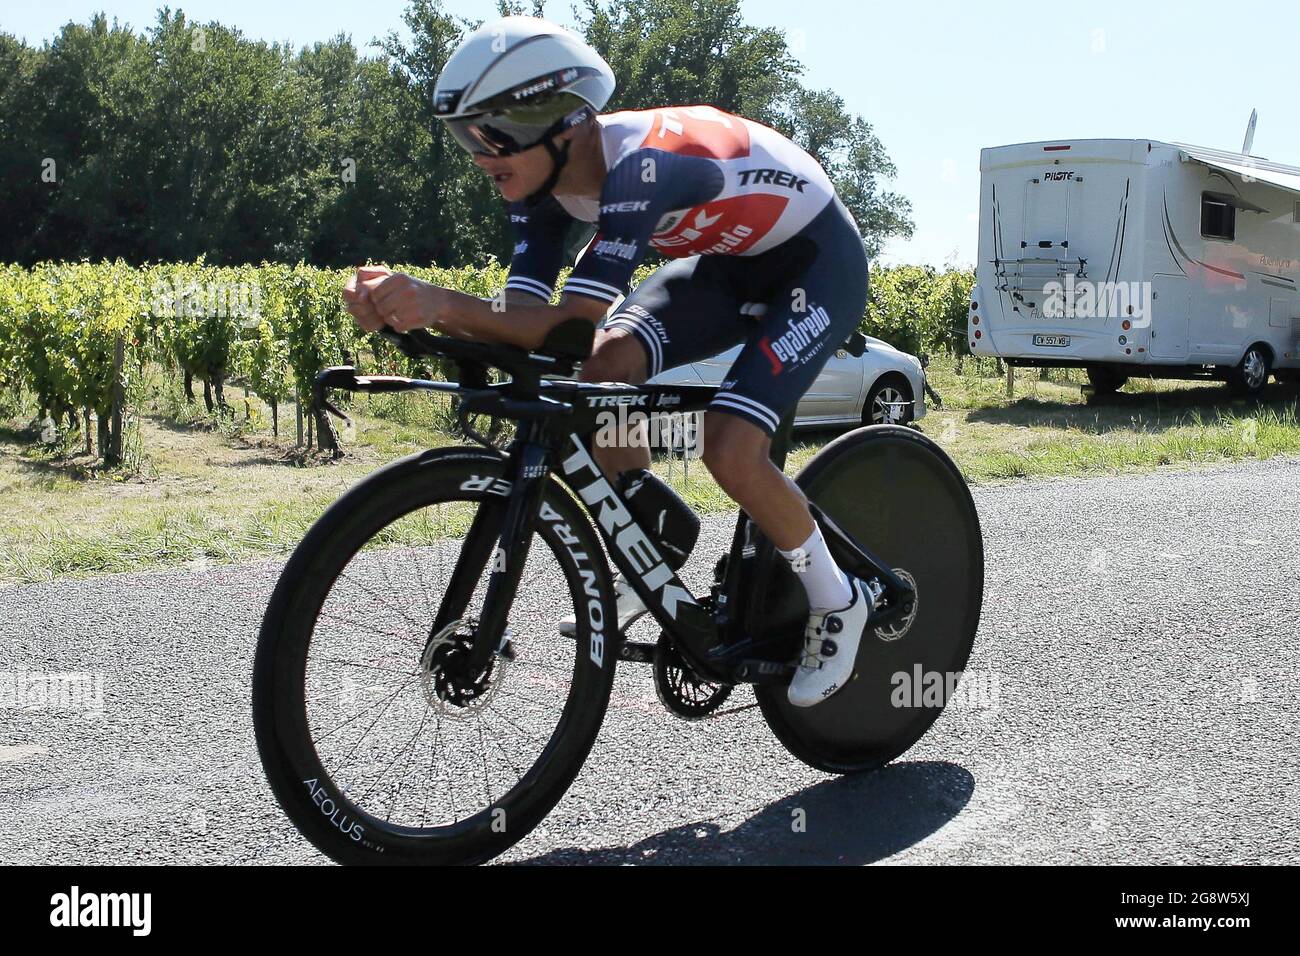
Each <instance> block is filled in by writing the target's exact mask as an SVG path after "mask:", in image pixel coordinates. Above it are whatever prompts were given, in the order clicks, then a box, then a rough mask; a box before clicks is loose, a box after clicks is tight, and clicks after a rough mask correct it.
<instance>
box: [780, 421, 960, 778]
mask: <svg viewBox="0 0 1300 956" xmlns="http://www.w3.org/2000/svg"><path fill="white" fill-rule="evenodd" d="M797 481H798V482H799V485H800V487H802V488H803V490H804V492H805V494H807V495H808V497H809V499H810V500H811V501H813V502H814V503H815V504H816V505H817V506H818V507H819V508H821V509H822V511H823V512H825V514H826V515H827V516H828V517H829V518H830V519H831V520H832V521H834V522H835V523H836V524H837V525H839V527H840V528H842V529H843V530H844V531H847V532H848V533H849V534H850V535H852V536H853V537H854V538H855V539H857V540H858V541H859V542H860V543H861V544H862V545H863V546H864V547H866V548H869V549H870V550H871V551H872V552H873V553H874V554H875V555H877V556H878V557H879V558H880V559H881V560H883V561H886V562H888V563H889V564H890V565H891V567H892V568H893V569H894V571H895V572H896V573H897V574H898V575H899V576H900V577H902V578H903V579H904V580H905V581H907V582H908V583H909V584H911V585H913V586H914V587H915V589H916V599H915V603H914V606H913V609H912V611H911V613H910V614H909V615H905V616H903V617H901V618H894V619H893V620H891V621H890V622H888V623H887V624H885V625H883V626H881V627H878V628H876V627H871V626H870V625H868V627H867V631H866V634H865V635H864V636H863V638H862V645H861V647H860V649H859V651H858V657H857V668H856V671H855V676H854V679H853V680H852V681H850V683H849V685H848V686H847V687H845V688H844V689H843V690H841V691H838V692H837V693H836V694H834V695H833V696H832V697H830V698H829V699H828V700H826V701H823V702H822V703H819V704H816V705H815V706H812V707H806V708H804V707H793V706H791V705H790V703H789V702H788V701H787V700H786V688H785V686H784V685H780V684H767V685H760V686H759V687H757V688H756V694H757V697H758V701H759V704H760V706H761V707H762V711H763V716H764V718H766V720H767V723H768V726H769V727H771V728H772V731H773V732H774V733H775V734H776V735H777V737H778V738H779V739H780V740H781V742H782V743H783V744H785V746H786V748H787V749H789V750H790V752H791V753H793V754H794V755H795V756H796V757H798V758H799V759H801V760H803V761H804V762H805V763H808V764H810V765H811V766H813V767H816V768H818V769H820V770H827V771H831V772H835V773H849V772H855V771H863V770H872V769H875V768H876V767H880V766H883V765H884V764H886V763H888V762H889V761H891V760H893V759H894V758H895V757H897V756H899V755H900V754H902V753H903V752H905V751H906V750H907V749H908V748H910V747H911V746H912V745H913V744H915V743H916V742H917V741H918V740H919V739H920V738H921V736H922V735H923V734H925V732H926V731H927V730H928V729H929V728H930V726H931V725H932V724H933V723H934V721H935V720H936V719H938V717H939V714H940V713H942V711H943V708H944V706H945V705H946V704H947V703H948V701H949V699H950V697H951V695H952V692H953V690H954V688H955V687H956V684H957V681H958V680H959V679H960V677H961V675H962V672H963V670H964V669H965V667H966V661H967V659H968V658H969V657H970V652H971V647H972V645H973V643H974V640H975V631H976V629H977V628H978V626H979V618H980V606H981V603H982V601H983V593H984V541H983V537H982V535H981V533H980V525H979V516H978V515H977V514H976V511H975V503H974V501H973V500H972V498H971V494H970V490H969V489H968V488H967V486H966V482H965V480H964V479H963V478H962V475H961V472H960V471H958V470H957V466H956V465H954V464H953V462H952V460H951V459H950V458H949V457H948V456H947V455H946V454H945V453H944V452H943V450H942V449H940V448H939V447H938V446H937V445H935V444H934V443H933V442H932V441H930V440H929V439H928V438H926V437H925V436H924V435H921V434H919V433H917V432H915V431H913V430H911V429H908V428H900V427H896V426H890V425H881V426H874V427H868V428H860V429H857V430H856V431H853V432H850V433H848V434H847V435H844V436H842V437H841V438H839V439H837V440H836V441H834V442H832V443H831V444H829V445H827V446H826V447H825V448H824V449H822V451H821V452H820V453H819V454H818V455H817V456H816V457H815V458H813V460H812V461H810V462H809V463H808V465H807V466H806V467H805V468H804V470H803V471H802V472H801V473H800V474H799V476H798V479H797ZM785 580H786V582H787V583H786V586H787V587H789V586H791V585H792V586H794V587H798V586H799V585H798V584H797V583H794V582H792V581H790V576H788V575H786V576H785Z"/></svg>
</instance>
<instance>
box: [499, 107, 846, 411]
mask: <svg viewBox="0 0 1300 956" xmlns="http://www.w3.org/2000/svg"><path fill="white" fill-rule="evenodd" d="M598 122H599V123H600V126H601V133H602V138H603V146H604V152H605V168H606V169H607V170H608V175H607V177H606V180H605V184H604V188H603V189H602V191H601V197H600V202H599V203H597V202H595V201H594V200H587V199H583V198H580V197H572V196H554V195H553V196H549V197H547V198H546V199H544V200H543V201H542V202H541V203H539V204H537V205H536V206H533V207H531V208H530V207H526V206H525V205H524V204H523V203H515V204H513V205H512V207H511V221H512V223H513V224H514V226H515V230H516V236H515V238H516V246H515V251H514V257H513V259H512V260H511V263H510V277H509V279H508V281H507V282H506V288H508V289H514V290H517V291H520V292H528V293H531V294H533V295H536V296H539V297H541V298H543V299H546V300H548V301H549V300H550V298H551V294H552V291H553V288H554V285H555V280H556V277H557V276H558V275H559V271H560V267H561V265H562V257H563V247H564V239H565V236H566V234H567V233H568V230H569V228H570V226H572V224H573V223H574V221H575V220H576V221H582V222H588V223H595V224H596V225H597V232H596V236H595V238H594V239H592V241H591V243H590V244H589V245H588V246H587V248H586V250H585V252H584V254H583V255H582V256H581V257H580V258H579V260H578V262H577V264H576V265H575V266H574V269H573V272H572V274H571V275H570V276H569V278H568V280H567V281H566V282H565V284H564V289H563V291H564V293H565V294H566V295H583V296H588V297H591V298H594V299H599V300H601V301H602V302H608V303H611V304H612V303H614V302H616V301H618V299H619V298H620V297H621V296H627V298H626V299H624V300H623V301H622V302H621V303H620V304H619V305H618V306H617V308H615V309H614V312H613V315H612V316H611V317H610V318H609V319H608V320H607V321H606V322H605V326H604V327H605V328H607V329H625V330H626V331H627V332H629V333H631V334H632V335H633V336H635V337H636V339H637V340H638V341H639V342H640V343H641V346H642V347H643V348H644V350H645V353H646V362H647V369H648V372H649V376H650V377H654V376H655V375H657V374H659V373H660V372H662V371H663V370H664V369H667V368H673V367H675V366H677V365H683V364H685V363H688V362H694V361H698V360H701V359H705V358H709V357H711V356H713V355H717V354H718V353H719V352H722V351H724V350H725V349H727V348H730V347H731V346H732V345H735V344H736V343H738V342H744V343H745V346H744V348H742V349H741V351H740V354H739V356H738V357H737V358H736V361H735V363H734V364H733V365H732V367H731V370H730V372H729V373H728V374H727V376H726V379H725V380H724V381H723V383H722V385H721V387H720V388H719V390H718V393H717V396H716V397H715V398H714V399H713V402H712V404H711V405H710V408H711V409H716V410H717V411H720V412H727V413H729V414H732V415H737V416H740V417H742V418H744V419H746V420H748V421H751V422H753V423H754V424H756V425H758V426H759V427H760V428H762V429H763V431H765V432H766V433H767V434H769V435H771V434H772V433H773V432H775V430H776V428H777V426H778V424H779V422H780V421H781V418H782V417H783V416H784V415H785V414H786V413H787V412H790V411H792V410H793V409H794V408H795V406H796V405H797V404H798V401H799V399H800V398H801V397H802V396H803V394H804V392H806V391H807V390H808V389H809V387H811V385H812V384H813V381H814V380H815V379H816V377H817V374H818V372H820V371H821V369H822V366H823V365H825V363H826V361H827V359H829V358H830V356H831V355H832V354H834V352H835V350H836V349H837V348H839V347H840V346H841V345H842V344H843V343H844V341H845V340H846V339H847V338H848V336H849V335H850V334H851V333H852V331H853V330H854V329H855V328H857V326H858V323H859V322H860V321H861V319H862V315H863V310H864V308H865V307H866V296H867V257H866V253H865V250H864V248H863V245H862V239H861V237H860V236H859V234H858V229H857V226H856V225H855V224H854V222H853V218H852V217H851V216H850V215H849V213H848V210H846V209H845V208H844V206H843V204H842V203H841V202H840V200H839V199H838V198H837V197H836V195H835V190H834V187H833V186H832V185H831V182H830V179H829V178H828V177H827V176H826V173H825V172H823V170H822V168H821V166H820V165H818V163H817V161H816V160H815V159H813V158H812V157H811V156H809V155H808V154H807V153H806V152H804V151H803V150H802V149H800V148H799V147H798V146H796V145H795V144H794V143H792V142H790V141H789V140H788V139H786V138H785V137H784V136H782V135H781V134H780V133H778V132H776V131H775V130H772V129H769V128H768V127H766V126H762V125H760V124H758V123H754V122H751V121H749V120H746V119H743V118H742V117H739V116H733V115H731V114H729V113H724V112H722V111H721V110H717V109H714V108H713V107H711V106H688V107H671V108H662V109H653V110H643V111H637V112H624V113H611V114H608V115H604V116H600V117H598ZM651 248H653V249H655V250H657V251H658V252H660V253H662V254H663V255H664V256H666V257H669V258H670V259H672V260H674V261H672V262H669V263H668V264H666V265H664V266H663V267H661V268H660V269H658V270H657V271H656V272H654V273H653V274H652V275H651V276H650V277H649V278H647V279H646V280H645V281H643V282H642V283H641V284H640V285H638V286H637V288H636V289H635V290H633V291H632V292H631V294H630V295H629V294H628V291H629V285H630V282H631V279H632V274H633V271H634V270H635V269H636V267H637V265H638V264H639V263H640V262H641V260H642V258H643V257H644V255H645V253H646V251H647V249H651Z"/></svg>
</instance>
